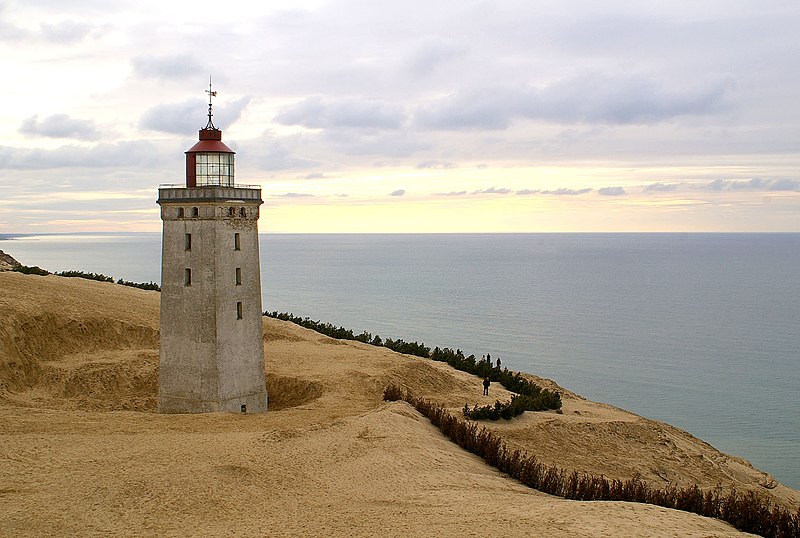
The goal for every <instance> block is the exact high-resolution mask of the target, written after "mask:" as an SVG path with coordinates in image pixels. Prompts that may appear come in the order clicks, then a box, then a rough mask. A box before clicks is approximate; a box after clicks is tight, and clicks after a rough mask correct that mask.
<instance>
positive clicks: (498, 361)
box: [497, 357, 500, 370]
mask: <svg viewBox="0 0 800 538" xmlns="http://www.w3.org/2000/svg"><path fill="white" fill-rule="evenodd" d="M497 369H498V370H499V369H500V357H497Z"/></svg>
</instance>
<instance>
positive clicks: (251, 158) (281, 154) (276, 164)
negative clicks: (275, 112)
mask: <svg viewBox="0 0 800 538" xmlns="http://www.w3.org/2000/svg"><path fill="white" fill-rule="evenodd" d="M238 148H239V150H240V151H241V153H242V155H245V154H246V155H247V160H248V162H250V163H255V166H257V167H258V168H260V169H261V170H268V171H277V170H304V169H309V168H316V169H319V168H320V163H319V161H316V160H312V159H307V158H305V157H302V156H301V152H302V149H303V145H302V137H301V136H300V135H297V134H294V135H289V136H277V135H276V134H275V133H274V132H273V131H266V132H265V133H263V134H262V135H261V136H259V137H257V138H253V139H249V140H243V141H240V143H239V145H238ZM312 179H313V178H312Z"/></svg>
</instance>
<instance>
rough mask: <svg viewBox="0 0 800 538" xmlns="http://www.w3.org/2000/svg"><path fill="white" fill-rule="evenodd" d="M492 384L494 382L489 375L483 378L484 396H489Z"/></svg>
mask: <svg viewBox="0 0 800 538" xmlns="http://www.w3.org/2000/svg"><path fill="white" fill-rule="evenodd" d="M491 384H492V382H491V381H489V376H486V377H485V378H484V380H483V395H484V396H489V385H491Z"/></svg>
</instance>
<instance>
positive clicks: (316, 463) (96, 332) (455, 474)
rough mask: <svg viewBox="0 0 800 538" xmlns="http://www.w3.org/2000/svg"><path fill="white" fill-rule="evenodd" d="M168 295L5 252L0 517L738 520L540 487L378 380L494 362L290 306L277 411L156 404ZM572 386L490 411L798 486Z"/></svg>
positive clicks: (607, 529)
mask: <svg viewBox="0 0 800 538" xmlns="http://www.w3.org/2000/svg"><path fill="white" fill-rule="evenodd" d="M158 301H159V295H158V293H157V292H151V291H143V290H138V289H134V288H127V287H123V286H119V285H115V284H112V283H104V282H94V281H88V280H82V279H79V278H69V279H68V278H62V277H56V276H47V277H41V276H32V275H21V274H18V273H11V272H0V321H1V323H0V502H2V503H3V506H4V510H2V511H0V534H8V535H17V536H47V535H64V534H104V535H128V534H131V533H140V534H147V535H187V534H198V535H219V534H223V533H230V534H255V533H260V534H270V535H298V534H307V535H344V534H349V535H371V534H375V533H380V534H385V535H400V534H404V535H408V534H410V535H430V534H437V535H443V536H463V535H477V534H486V533H493V534H505V535H510V536H522V535H530V534H531V533H532V532H534V533H535V534H545V533H548V534H552V535H555V536H602V535H608V536H612V535H613V536H678V535H679V536H734V535H741V534H742V533H739V532H737V531H735V530H734V529H732V528H731V527H730V526H729V525H727V524H725V523H723V522H720V521H717V520H712V519H708V518H702V517H699V516H696V515H693V514H688V513H683V512H678V511H675V510H667V509H663V508H659V507H654V506H647V505H640V504H633V503H617V502H602V503H598V502H595V503H592V502H575V501H566V500H563V499H559V498H555V497H551V496H548V495H545V494H542V493H539V492H536V491H533V490H530V489H528V488H525V487H524V486H522V485H521V484H519V483H517V482H516V481H514V480H510V479H507V478H505V477H503V476H502V475H501V474H500V473H499V472H498V471H496V470H495V469H493V468H491V467H488V466H487V465H485V464H484V463H483V462H482V461H481V460H480V459H478V458H477V457H475V456H473V455H471V454H469V453H467V452H464V451H463V450H461V449H459V448H458V447H456V446H455V445H453V444H452V443H451V442H449V441H448V440H447V439H446V438H444V437H443V436H442V435H441V434H440V433H439V432H438V430H436V429H435V428H433V427H432V426H431V425H430V423H429V422H428V421H427V420H426V419H424V418H423V417H421V416H420V415H419V414H418V413H417V412H416V411H415V410H414V409H413V408H411V407H410V406H408V405H407V404H405V403H402V402H393V403H386V402H383V400H382V394H383V390H384V388H385V387H386V386H387V385H388V384H389V383H394V384H398V385H402V386H405V387H408V388H410V389H411V390H413V391H414V392H415V394H417V395H419V396H424V397H426V398H429V399H431V400H433V401H435V402H437V403H439V404H440V405H444V406H446V407H448V408H449V409H451V410H452V412H453V413H460V410H461V408H462V407H463V406H464V404H465V403H469V404H470V405H473V404H475V403H489V402H490V401H491V402H493V401H494V399H497V398H500V399H507V398H509V397H510V394H509V393H507V392H505V391H504V390H502V389H496V388H495V387H494V386H493V387H492V395H491V398H490V399H489V398H484V397H483V396H481V387H480V380H478V379H476V378H474V377H473V376H471V375H469V374H466V373H464V372H458V371H455V370H452V369H451V368H449V367H448V366H447V365H446V364H442V363H436V362H433V361H430V360H426V359H420V358H416V357H410V356H406V355H400V354H397V353H394V352H391V351H389V350H387V349H385V348H377V347H374V346H370V345H366V344H361V343H358V342H345V341H339V340H334V339H331V338H328V337H326V336H323V335H320V334H318V333H315V332H313V331H309V330H307V329H303V328H300V327H298V326H296V325H293V324H291V323H288V322H282V321H278V320H274V319H268V318H265V319H264V322H263V327H264V341H265V358H266V364H265V367H266V372H267V383H268V391H269V398H270V409H271V411H270V412H268V413H266V414H263V415H238V414H209V415H161V414H158V413H156V412H155V404H156V392H157V379H158ZM445 344H447V343H445ZM537 381H538V382H540V383H541V384H543V385H545V386H548V385H549V386H553V387H555V386H557V385H555V384H554V383H553V382H552V381H548V380H538V379H537ZM559 390H561V391H562V396H563V400H564V406H563V413H562V414H557V413H553V412H548V413H530V412H528V413H525V414H524V415H523V416H521V417H518V418H515V419H513V420H510V421H499V422H498V423H491V424H488V423H487V427H489V428H491V429H492V430H493V431H497V432H498V433H500V434H501V435H502V436H503V438H504V439H506V440H507V441H508V442H509V443H512V444H514V445H515V446H520V447H523V448H525V449H526V450H528V451H530V452H532V453H534V454H536V455H537V457H538V458H539V459H540V460H541V461H543V462H545V463H555V464H557V465H559V466H560V467H565V468H569V469H574V470H578V471H582V472H590V473H593V474H597V475H600V474H603V475H604V476H606V477H610V478H621V479H628V478H631V477H632V476H639V477H641V478H642V479H643V480H645V481H647V482H648V483H652V484H654V485H657V486H659V487H663V485H665V484H668V483H673V484H684V483H692V482H694V483H697V484H698V485H700V486H701V487H706V488H713V487H716V486H717V485H720V486H721V487H724V488H725V487H734V486H735V487H736V488H738V489H740V490H743V489H748V488H750V489H754V490H757V491H761V492H763V493H764V494H767V495H771V496H772V497H773V498H775V499H776V500H777V501H779V502H781V503H782V504H783V505H784V506H787V507H794V508H796V507H797V506H798V505H799V504H800V497H798V492H796V491H794V490H791V489H790V488H786V487H784V486H782V485H780V484H777V483H775V482H774V481H773V480H771V478H770V477H769V476H768V475H766V474H765V473H762V472H760V471H757V470H756V469H753V468H752V466H750V465H749V463H747V462H746V461H744V460H741V459H738V458H734V457H731V456H727V455H725V454H722V453H720V452H718V451H716V450H715V449H714V448H713V447H711V446H710V445H708V444H706V443H704V442H702V441H700V440H698V439H696V438H694V437H692V436H691V435H689V434H687V433H685V432H682V431H680V430H678V429H676V428H672V427H671V426H668V425H666V424H662V423H658V422H655V421H650V420H647V419H644V418H642V417H638V416H636V415H633V414H630V413H627V412H625V411H622V410H620V409H616V408H613V407H611V406H607V405H604V404H597V403H593V402H590V401H587V400H585V399H583V398H581V397H579V396H577V395H574V394H572V393H570V392H568V391H565V390H564V389H559Z"/></svg>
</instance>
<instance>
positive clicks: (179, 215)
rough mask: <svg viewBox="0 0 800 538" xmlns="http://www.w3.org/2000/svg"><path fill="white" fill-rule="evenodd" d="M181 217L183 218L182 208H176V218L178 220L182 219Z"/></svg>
mask: <svg viewBox="0 0 800 538" xmlns="http://www.w3.org/2000/svg"><path fill="white" fill-rule="evenodd" d="M183 216H184V213H183V208H182V207H179V208H178V218H179V219H182V218H183Z"/></svg>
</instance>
